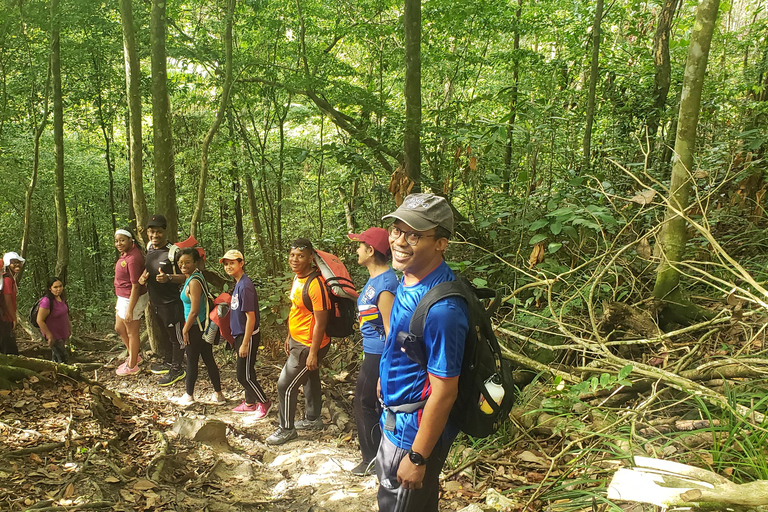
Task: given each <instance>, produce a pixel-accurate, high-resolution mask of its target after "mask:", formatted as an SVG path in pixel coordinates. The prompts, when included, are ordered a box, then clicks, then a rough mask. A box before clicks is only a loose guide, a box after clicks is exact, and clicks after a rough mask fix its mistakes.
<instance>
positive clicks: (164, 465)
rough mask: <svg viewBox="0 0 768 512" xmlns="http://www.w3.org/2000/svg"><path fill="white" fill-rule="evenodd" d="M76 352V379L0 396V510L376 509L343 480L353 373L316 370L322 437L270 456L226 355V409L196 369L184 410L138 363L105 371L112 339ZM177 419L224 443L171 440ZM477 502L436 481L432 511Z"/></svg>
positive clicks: (353, 453) (372, 496)
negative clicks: (131, 369) (203, 426)
mask: <svg viewBox="0 0 768 512" xmlns="http://www.w3.org/2000/svg"><path fill="white" fill-rule="evenodd" d="M78 345H79V346H77V348H76V360H77V361H78V362H82V363H91V365H90V366H87V368H89V369H88V370H84V371H83V376H84V377H85V378H86V379H87V380H86V381H77V380H75V379H72V378H69V377H66V376H63V375H61V374H54V373H53V372H42V373H41V374H40V375H41V377H42V378H40V379H38V378H36V377H32V378H30V379H26V380H24V381H23V382H22V383H21V385H22V387H21V388H19V389H15V390H2V391H0V410H1V411H2V419H0V481H2V482H4V484H3V485H2V486H0V510H14V511H15V510H28V509H34V510H36V511H38V512H39V511H41V510H65V509H66V510H71V509H72V508H73V507H77V506H78V505H79V507H78V509H80V510H82V509H86V508H90V509H104V510H108V509H111V510H139V511H144V510H179V511H200V510H207V511H236V510H275V511H283V510H285V511H288V510H290V511H302V512H305V511H309V510H313V511H320V510H328V511H338V512H346V511H359V510H375V509H376V488H377V481H376V478H375V476H369V477H365V478H359V477H355V476H353V475H352V474H350V473H349V471H348V470H349V469H351V468H352V467H354V466H355V465H356V464H357V463H358V461H359V452H358V448H357V437H356V432H355V426H354V419H353V414H352V398H353V391H354V375H355V374H354V372H347V371H329V370H324V371H323V380H324V393H325V400H324V407H323V419H324V422H325V428H324V429H323V430H322V431H309V432H307V431H304V432H300V435H299V439H298V440H295V441H291V442H289V443H287V444H285V445H283V446H278V447H270V446H267V445H265V444H264V442H263V441H264V439H265V438H266V437H267V436H268V435H269V434H271V433H272V432H273V430H274V429H275V428H276V426H277V416H276V408H273V410H272V412H271V413H270V415H269V416H268V418H267V419H265V420H263V421H260V422H255V421H253V417H252V415H251V414H237V413H233V412H231V409H232V408H233V407H234V406H236V405H237V404H238V403H239V402H240V400H241V399H242V390H241V387H240V386H239V384H238V383H237V379H236V373H235V363H234V357H233V353H232V352H230V351H227V350H224V348H223V346H219V347H216V348H215V355H216V359H217V362H218V363H219V366H220V368H221V375H222V384H223V388H224V394H225V396H226V397H227V399H228V402H227V404H226V405H223V406H222V405H214V404H213V403H212V402H210V401H209V398H210V397H211V394H212V391H213V389H212V387H211V385H210V383H209V382H208V380H207V374H206V372H205V368H204V365H203V364H202V363H201V368H200V377H199V379H198V382H197V387H196V393H195V397H196V398H197V399H198V402H197V403H195V404H193V405H192V406H189V407H186V408H185V407H181V406H179V405H177V404H176V403H175V402H174V401H173V398H174V397H179V396H180V395H181V394H182V393H183V385H182V382H179V383H177V384H175V385H174V386H171V387H167V388H163V387H159V386H157V385H156V381H157V379H158V377H157V376H155V375H152V374H151V373H149V371H148V367H149V362H148V361H146V362H144V363H143V365H142V367H143V368H144V369H143V370H142V372H141V373H139V374H137V375H135V376H131V377H118V376H117V375H116V374H115V372H114V370H115V367H116V366H117V365H118V364H120V363H121V362H122V357H124V355H121V352H120V351H119V347H118V345H119V341H117V340H116V339H115V338H114V337H113V336H105V337H104V338H103V339H98V338H93V339H90V340H86V341H84V342H82V343H78ZM20 348H21V350H22V353H26V354H29V355H38V356H39V357H46V352H45V350H42V349H41V348H40V347H39V344H37V343H36V342H32V341H30V340H26V341H24V340H21V341H20ZM270 352H277V351H274V350H269V349H267V350H266V351H264V353H263V354H262V355H260V356H261V357H262V359H261V361H260V362H259V364H258V366H257V372H258V374H259V381H260V382H261V383H262V385H263V387H264V388H265V391H266V392H267V393H268V394H269V395H270V396H275V389H276V382H277V377H278V375H279V372H280V367H281V365H282V362H283V360H282V359H281V358H280V355H279V353H277V354H275V358H274V359H273V358H272V357H271V355H272V354H271V353H270ZM335 357H336V361H335V363H333V364H335V365H336V367H337V368H338V367H340V366H344V363H345V362H344V361H341V359H343V358H348V359H349V360H350V361H351V364H352V365H354V364H355V363H354V357H353V355H352V354H345V353H341V352H337V353H336V355H335ZM94 363H95V364H94ZM113 391H114V392H113ZM301 402H302V400H301V398H300V406H299V414H301ZM186 420H204V421H209V422H210V421H212V420H220V421H221V422H223V423H224V424H225V427H224V429H222V430H223V431H225V438H226V440H225V441H223V442H222V441H221V440H218V441H217V440H215V439H214V441H213V442H208V443H207V444H206V443H205V442H196V441H193V440H191V439H188V438H187V437H185V436H184V435H179V434H177V433H176V432H175V431H174V425H175V424H177V423H179V422H180V421H186ZM214 424H215V422H214ZM214 438H215V436H214ZM209 445H210V446H209ZM458 448H459V449H460V450H464V449H465V447H464V446H459V447H458ZM502 471H503V469H502ZM478 497H479V493H476V492H473V490H472V485H471V484H469V483H467V484H464V485H462V484H461V483H460V482H458V481H453V482H446V487H445V490H444V493H443V501H442V502H441V504H442V506H444V507H445V508H446V509H447V510H458V509H460V508H462V507H463V506H465V505H466V504H467V503H468V501H473V498H474V500H477V499H478Z"/></svg>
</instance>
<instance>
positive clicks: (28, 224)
mask: <svg viewBox="0 0 768 512" xmlns="http://www.w3.org/2000/svg"><path fill="white" fill-rule="evenodd" d="M50 89H51V66H50V65H49V66H48V78H47V79H46V81H45V99H44V100H43V105H44V107H43V118H42V119H41V120H40V124H39V125H38V126H36V129H35V143H34V149H33V152H32V177H31V178H30V179H29V186H28V187H27V191H26V193H25V195H24V232H23V234H22V236H21V257H22V258H25V259H26V257H27V249H28V248H29V236H30V233H31V231H32V196H33V194H34V192H35V187H36V186H37V175H38V170H39V168H40V138H41V137H42V136H43V132H44V131H45V127H46V126H47V124H48V116H49V114H50V109H49V108H48V98H49V95H50ZM21 271H22V272H23V271H24V267H22V268H21Z"/></svg>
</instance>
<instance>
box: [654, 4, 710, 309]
mask: <svg viewBox="0 0 768 512" xmlns="http://www.w3.org/2000/svg"><path fill="white" fill-rule="evenodd" d="M719 4H720V0H702V1H701V2H700V3H699V6H698V8H697V9H696V23H695V25H694V28H693V33H692V34H691V41H690V44H689V45H688V58H687V59H686V63H685V76H684V78H683V89H682V93H681V96H680V112H679V114H678V118H677V119H678V121H677V137H676V139H675V156H674V157H673V158H674V162H673V164H672V177H671V180H670V185H669V202H670V206H669V207H668V208H667V213H666V216H665V221H664V226H663V227H662V230H661V234H660V238H659V242H660V244H661V248H662V252H663V258H662V262H661V264H660V265H659V268H658V270H657V275H656V285H655V287H654V289H653V295H654V297H655V298H656V299H658V300H664V301H667V302H668V303H669V302H672V303H674V302H677V303H679V302H680V301H681V299H682V294H681V292H680V288H679V287H678V283H679V280H680V274H679V272H678V270H677V269H676V268H675V267H674V264H675V263H676V262H678V261H680V260H681V259H682V258H683V255H684V252H685V242H686V240H687V235H686V223H685V219H683V217H681V216H680V215H679V214H678V213H677V212H684V211H685V210H686V208H688V201H689V194H690V189H691V179H692V176H691V170H692V167H693V154H694V149H695V146H696V126H697V125H698V122H699V108H700V106H701V91H702V88H703V85H704V76H705V73H706V70H707V59H708V56H709V47H710V43H711V42H712V32H713V31H714V27H715V20H716V19H717V11H718V7H719Z"/></svg>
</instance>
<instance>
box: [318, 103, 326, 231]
mask: <svg viewBox="0 0 768 512" xmlns="http://www.w3.org/2000/svg"><path fill="white" fill-rule="evenodd" d="M324 128H325V117H324V116H320V166H319V167H318V169H317V223H318V224H319V228H320V229H319V230H318V235H317V237H318V238H323V187H322V184H323V166H324V164H325V149H324V148H323V145H324V141H323V135H324V133H323V130H324Z"/></svg>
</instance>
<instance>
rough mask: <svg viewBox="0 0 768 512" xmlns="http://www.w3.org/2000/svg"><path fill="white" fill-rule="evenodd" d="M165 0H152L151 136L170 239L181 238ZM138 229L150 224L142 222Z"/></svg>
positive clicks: (158, 200)
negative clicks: (166, 46)
mask: <svg viewBox="0 0 768 512" xmlns="http://www.w3.org/2000/svg"><path fill="white" fill-rule="evenodd" d="M123 1H125V0H123ZM165 7H166V1H165V0H152V11H151V14H150V23H149V25H150V27H149V40H150V45H151V47H152V137H153V139H154V155H153V156H154V160H155V210H156V212H157V213H161V214H163V215H164V216H165V218H166V220H167V221H168V228H167V231H168V239H169V240H170V241H171V242H175V241H176V238H177V237H178V221H179V214H178V209H177V207H176V177H175V175H174V162H173V130H172V123H171V100H170V97H169V96H168V84H167V75H168V72H167V62H166V55H165ZM140 226H141V227H140V228H139V230H140V231H141V230H143V229H144V228H145V227H146V226H147V224H146V222H144V223H140Z"/></svg>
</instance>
